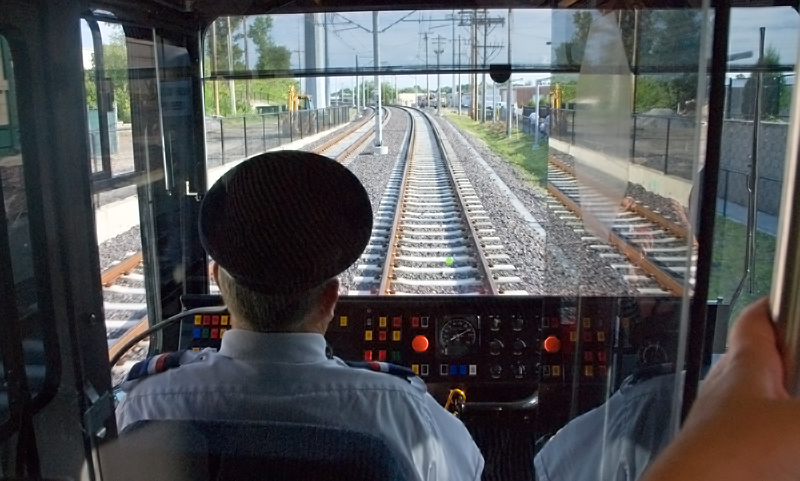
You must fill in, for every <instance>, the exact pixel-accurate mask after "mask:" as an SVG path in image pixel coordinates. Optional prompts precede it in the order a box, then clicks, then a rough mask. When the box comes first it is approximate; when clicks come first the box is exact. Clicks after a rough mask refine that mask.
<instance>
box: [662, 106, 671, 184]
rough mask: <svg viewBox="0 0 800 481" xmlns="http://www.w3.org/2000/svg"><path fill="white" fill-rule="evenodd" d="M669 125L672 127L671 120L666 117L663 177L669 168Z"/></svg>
mask: <svg viewBox="0 0 800 481" xmlns="http://www.w3.org/2000/svg"><path fill="white" fill-rule="evenodd" d="M670 125H672V119H671V118H670V117H667V142H666V144H667V145H666V146H665V147H664V175H666V174H667V171H668V170H669V167H668V166H669V128H670Z"/></svg>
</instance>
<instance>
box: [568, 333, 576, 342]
mask: <svg viewBox="0 0 800 481" xmlns="http://www.w3.org/2000/svg"><path fill="white" fill-rule="evenodd" d="M569 342H578V333H577V331H571V332H570V333H569Z"/></svg>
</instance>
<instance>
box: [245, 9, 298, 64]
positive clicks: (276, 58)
mask: <svg viewBox="0 0 800 481" xmlns="http://www.w3.org/2000/svg"><path fill="white" fill-rule="evenodd" d="M271 31H272V17H270V16H269V15H263V16H259V17H256V19H255V20H253V24H252V25H250V28H249V30H248V32H247V36H248V37H249V38H250V39H252V40H253V44H254V45H255V48H256V53H257V54H258V61H257V62H256V70H289V66H290V59H291V55H292V53H291V52H290V51H289V49H287V48H286V47H282V46H278V45H275V42H274V41H273V40H272V36H271V35H270V32H271Z"/></svg>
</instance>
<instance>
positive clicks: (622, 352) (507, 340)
mask: <svg viewBox="0 0 800 481" xmlns="http://www.w3.org/2000/svg"><path fill="white" fill-rule="evenodd" d="M680 302H681V300H680V299H679V298H667V297H580V298H578V297H543V296H518V297H511V296H508V297H503V296H496V297H482V296H422V297H400V296H398V297H393V296H385V297H384V296H381V297H377V296H347V297H342V298H341V299H340V300H339V303H338V305H337V308H336V311H335V315H334V318H333V319H332V321H331V324H330V326H329V328H328V332H327V334H326V339H327V341H328V344H329V347H330V349H331V351H332V354H333V355H336V356H338V357H341V358H342V359H345V360H348V361H385V362H390V363H394V364H399V365H403V366H406V367H409V368H411V369H412V370H414V372H415V373H417V374H418V375H419V376H420V377H421V378H422V379H424V380H425V381H426V383H427V384H428V386H429V390H430V392H431V393H432V394H433V395H434V396H435V397H437V399H439V400H440V402H442V403H443V404H444V402H445V399H446V397H447V395H448V393H449V391H450V390H451V389H453V388H459V389H462V390H464V391H465V393H466V394H467V403H466V404H465V410H464V414H465V415H468V414H469V413H470V412H480V411H485V410H492V411H506V412H509V411H515V410H524V409H528V410H535V409H538V410H540V411H546V412H547V416H539V421H538V426H539V431H540V433H548V432H552V431H554V430H556V429H558V427H559V426H561V425H563V423H565V422H567V421H568V420H569V419H571V418H572V417H574V416H576V415H578V414H580V413H582V412H585V411H586V410H588V409H591V408H592V407H594V406H596V405H599V404H600V403H602V402H603V401H604V400H605V399H606V397H607V396H608V395H610V393H612V392H613V391H614V390H616V388H617V387H618V386H619V384H620V383H621V382H622V380H623V379H624V378H625V377H626V376H628V375H630V374H632V373H634V372H636V371H637V370H640V369H642V368H645V367H647V366H649V365H653V364H663V363H670V362H674V361H675V353H676V352H677V341H678V335H677V332H678V323H679V318H680ZM219 304H221V299H220V298H219V297H218V296H199V297H194V298H191V299H187V300H185V307H187V308H192V307H200V306H208V305H219ZM711 314H712V315H713V310H712V311H711ZM229 323H230V321H229V316H228V314H227V312H225V311H224V310H220V312H218V313H211V314H202V315H197V316H194V317H191V318H188V319H186V320H185V321H184V322H183V324H182V327H181V341H180V346H181V348H190V349H202V348H205V347H211V348H218V347H219V344H220V339H221V337H222V336H223V335H224V332H225V331H226V330H227V329H229V328H230V325H229ZM711 325H712V327H713V323H711ZM526 400H527V401H526ZM526 419H530V416H527V417H526Z"/></svg>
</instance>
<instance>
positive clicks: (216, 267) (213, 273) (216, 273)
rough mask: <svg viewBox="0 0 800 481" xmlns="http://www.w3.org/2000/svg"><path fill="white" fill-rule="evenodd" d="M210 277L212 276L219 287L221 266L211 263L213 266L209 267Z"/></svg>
mask: <svg viewBox="0 0 800 481" xmlns="http://www.w3.org/2000/svg"><path fill="white" fill-rule="evenodd" d="M208 275H210V276H211V278H212V279H214V282H215V283H216V284H217V285H219V264H217V263H216V262H214V261H213V260H212V261H211V264H209V265H208Z"/></svg>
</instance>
